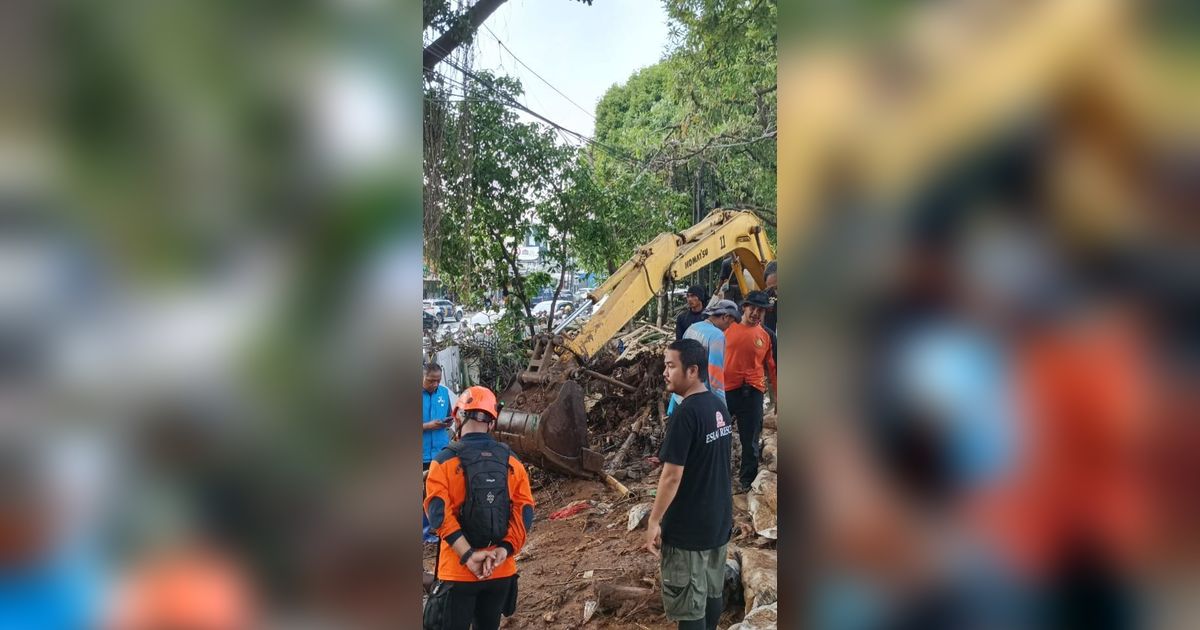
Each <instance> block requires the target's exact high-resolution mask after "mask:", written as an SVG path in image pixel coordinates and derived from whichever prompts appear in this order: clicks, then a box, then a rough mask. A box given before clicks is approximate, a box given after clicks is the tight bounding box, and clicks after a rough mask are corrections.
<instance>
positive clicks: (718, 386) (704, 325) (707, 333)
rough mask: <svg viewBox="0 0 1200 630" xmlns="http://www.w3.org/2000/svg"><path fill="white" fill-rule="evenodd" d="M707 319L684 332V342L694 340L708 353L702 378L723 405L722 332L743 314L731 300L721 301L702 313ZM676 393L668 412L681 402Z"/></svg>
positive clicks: (723, 334)
mask: <svg viewBox="0 0 1200 630" xmlns="http://www.w3.org/2000/svg"><path fill="white" fill-rule="evenodd" d="M704 315H706V316H707V317H708V319H705V320H703V321H700V322H697V323H695V324H692V325H691V326H690V327H689V328H688V329H687V331H686V332H684V333H683V338H684V339H695V340H696V341H699V342H700V345H702V346H704V349H705V350H706V351H707V352H708V371H707V373H706V376H707V378H705V379H703V380H704V383H705V385H707V386H708V390H709V391H710V392H712V393H714V394H716V395H717V398H720V399H721V402H725V329H727V328H729V326H730V324H733V323H735V322H740V321H742V313H741V311H739V310H738V307H737V304H734V303H733V302H732V301H730V300H721V301H719V302H717V303H716V304H713V305H712V306H710V307H708V308H707V309H705V310H704ZM682 400H683V398H682V397H681V396H680V395H679V394H671V404H670V406H668V407H667V413H668V414H670V413H671V412H672V411H674V410H675V406H676V405H678V404H679V403H680V401H682Z"/></svg>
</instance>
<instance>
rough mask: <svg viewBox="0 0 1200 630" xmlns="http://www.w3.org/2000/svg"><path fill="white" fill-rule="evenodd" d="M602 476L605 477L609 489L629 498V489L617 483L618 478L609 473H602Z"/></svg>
mask: <svg viewBox="0 0 1200 630" xmlns="http://www.w3.org/2000/svg"><path fill="white" fill-rule="evenodd" d="M601 475H603V477H604V483H606V484H608V487H609V488H612V489H613V490H615V491H616V492H617V493H618V494H620V495H621V496H622V497H627V496H629V488H626V487H625V486H624V485H623V484H622V483H621V482H620V481H617V480H616V478H614V477H613V476H612V475H610V474H608V473H601Z"/></svg>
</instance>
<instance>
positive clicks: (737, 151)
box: [583, 0, 777, 270]
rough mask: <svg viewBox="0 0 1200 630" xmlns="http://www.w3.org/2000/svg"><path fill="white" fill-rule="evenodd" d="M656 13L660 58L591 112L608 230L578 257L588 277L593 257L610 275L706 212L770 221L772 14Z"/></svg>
mask: <svg viewBox="0 0 1200 630" xmlns="http://www.w3.org/2000/svg"><path fill="white" fill-rule="evenodd" d="M664 6H665V8H666V9H667V15H668V17H669V19H670V20H671V26H670V28H671V50H670V52H669V53H668V54H667V55H666V57H665V58H664V59H663V60H662V61H661V62H659V63H658V64H655V65H653V66H650V67H648V68H644V69H642V70H640V71H638V72H636V73H634V74H633V75H632V76H631V77H630V78H629V80H628V81H626V82H625V83H624V84H623V85H616V86H613V87H612V88H610V89H609V90H608V92H607V93H605V95H604V97H603V98H602V99H601V101H600V103H599V104H598V105H597V107H596V139H597V141H598V142H599V145H597V147H595V148H593V149H592V155H593V156H594V161H595V165H596V166H595V178H596V181H597V182H598V183H597V186H599V187H600V188H601V189H603V190H606V191H607V192H608V196H609V199H610V204H609V208H608V209H609V211H610V213H611V214H610V217H609V220H608V221H606V223H608V224H609V225H611V226H619V227H616V228H615V232H614V233H611V234H603V235H600V238H601V243H600V244H599V245H598V249H600V250H601V251H600V252H596V253H589V255H586V256H584V257H583V260H584V261H585V264H586V266H587V267H588V268H589V270H600V269H601V268H603V266H604V264H603V263H604V262H605V260H604V259H605V258H607V259H609V260H610V261H611V260H614V259H615V261H616V262H617V263H618V264H619V262H620V261H623V260H624V259H625V257H627V256H628V255H629V253H630V252H631V251H632V249H633V248H634V247H637V245H638V244H640V243H643V242H645V241H646V240H647V239H649V238H651V237H652V236H653V235H654V234H657V233H658V232H661V231H663V230H677V229H680V228H683V227H686V226H688V225H691V224H692V223H694V222H695V220H696V219H697V218H699V216H702V215H703V213H705V212H707V211H708V210H710V209H712V208H715V207H727V208H728V207H733V208H749V209H753V210H755V211H756V212H758V213H759V215H760V216H762V217H763V218H764V219H765V220H766V221H767V222H768V223H769V224H770V223H773V222H774V214H775V191H776V187H775V168H776V159H775V149H776V140H775V135H776V124H775V119H776V111H777V105H776V98H775V91H776V90H775V87H776V78H775V74H776V60H775V55H776V36H775V25H776V16H777V7H776V3H775V2H774V0H757V1H750V2H730V1H722V0H664ZM635 217H636V219H635ZM768 231H769V233H770V235H771V237H772V238H773V237H774V234H773V233H774V230H773V228H772V229H769V230H768Z"/></svg>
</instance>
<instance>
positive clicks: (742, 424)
mask: <svg viewBox="0 0 1200 630" xmlns="http://www.w3.org/2000/svg"><path fill="white" fill-rule="evenodd" d="M770 306H771V302H770V300H769V298H768V297H767V294H766V293H763V292H762V291H751V292H750V293H749V294H747V295H746V300H745V301H744V302H742V321H741V322H739V323H736V324H733V325H732V326H730V327H729V328H728V329H726V330H725V402H726V404H727V405H728V406H729V413H731V414H733V417H734V418H736V419H737V427H738V437H739V438H740V439H741V442H742V466H741V469H740V470H739V472H738V477H739V479H740V481H741V486H742V488H741V489H742V490H743V491H744V490H746V489H748V488H749V487H750V484H751V483H753V482H754V477H755V476H756V475H758V455H759V444H758V439H759V436H760V434H761V433H762V420H763V394H765V393H766V391H767V378H770V383H771V400H778V394H777V387H778V380H777V378H778V376H777V373H776V369H775V354H774V352H773V347H774V343H773V341H774V340H773V338H772V335H771V334H770V332H769V331H767V329H765V328H763V326H762V320H763V314H764V313H765V312H766V309H767V308H768V307H770Z"/></svg>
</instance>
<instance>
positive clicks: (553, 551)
mask: <svg viewBox="0 0 1200 630" xmlns="http://www.w3.org/2000/svg"><path fill="white" fill-rule="evenodd" d="M657 473H658V470H657V469H656V470H655V471H654V472H653V473H652V474H651V475H648V476H647V477H645V478H644V479H643V480H642V481H636V482H627V483H626V485H627V486H628V487H629V489H630V491H631V492H630V495H629V496H628V497H626V498H621V497H620V496H619V495H617V493H616V492H614V491H612V490H611V489H609V488H608V487H607V486H605V485H604V484H603V483H602V482H599V481H592V480H586V479H571V478H568V477H561V476H558V475H554V474H551V473H545V472H542V471H540V470H538V469H536V468H531V469H530V476H531V478H532V487H533V495H534V497H535V499H536V500H537V502H538V504H537V514H538V520H537V522H536V523H535V524H534V527H533V530H532V531H531V532H530V535H529V539H528V540H527V541H526V543H525V548H524V549H522V550H521V552H520V553H519V554H518V555H517V566H518V569H519V572H520V576H521V577H520V582H519V584H520V599H519V603H518V606H517V613H516V614H515V615H513V616H512V617H511V618H507V619H504V620H503V622H502V623H501V627H502V628H547V629H551V630H554V629H567V628H576V627H579V626H580V625H581V624H582V623H583V608H584V602H585V601H587V600H588V599H589V598H593V597H594V596H595V588H596V586H597V585H598V584H600V583H602V582H607V583H611V584H614V585H621V586H638V587H643V588H649V589H652V590H653V592H654V595H653V597H652V598H648V600H650V601H631V602H629V603H627V604H625V605H623V606H621V607H619V608H617V609H615V610H608V609H603V608H602V609H599V610H597V611H596V612H595V614H594V615H593V616H592V618H591V620H590V621H589V622H588V624H587V627H589V628H597V629H608V630H616V629H618V628H649V629H652V630H668V629H673V628H675V627H676V625H675V624H674V623H672V622H670V621H668V620H667V618H666V617H665V616H664V615H663V614H662V605H661V600H659V599H658V598H659V597H660V595H659V583H658V576H659V571H658V561H657V559H656V558H655V557H654V556H652V555H651V554H650V553H648V552H647V551H645V550H643V549H641V545H642V543H643V541H644V536H645V533H646V530H645V526H644V525H643V526H642V527H639V528H638V529H636V530H634V531H632V532H629V531H626V525H627V523H628V518H629V508H631V507H633V506H634V505H636V504H638V503H641V502H650V501H653V500H654V497H653V496H652V494H651V493H652V491H653V489H654V487H655V485H656V484H657V481H658V474H657ZM744 498H745V495H738V496H737V497H735V501H734V505H735V507H734V522H735V524H736V525H737V526H739V527H741V529H742V532H741V533H739V534H737V535H735V537H734V539H733V540H732V541H731V542H732V543H733V544H738V545H749V546H760V545H762V544H763V543H764V542H765V541H763V540H762V539H754V537H753V535H752V534H750V533H749V532H750V526H749V521H750V516H749V513H748V512H746V510H745V505H746V504H745V501H744ZM738 499H741V500H738ZM577 500H588V501H593V502H594V505H593V507H591V508H590V509H588V510H586V511H584V512H581V513H580V514H577V515H575V516H572V517H570V518H567V519H563V520H550V519H549V515H550V514H551V513H553V512H555V511H556V510H558V509H560V508H562V507H565V506H566V505H568V504H569V503H571V502H572V501H577ZM425 568H426V570H432V568H433V547H432V546H427V547H426V549H425ZM588 571H591V574H590V575H589V574H587V572H588ZM585 576H586V577H585ZM730 608H731V610H727V611H726V613H725V615H724V617H722V619H721V624H720V626H721V627H727V626H728V625H730V624H732V623H736V622H737V621H738V620H739V619H740V618H741V616H742V610H741V606H740V605H732V606H730Z"/></svg>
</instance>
